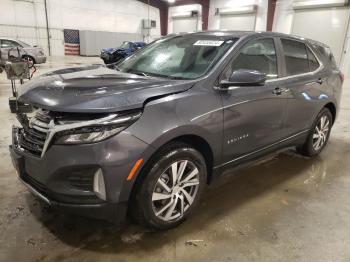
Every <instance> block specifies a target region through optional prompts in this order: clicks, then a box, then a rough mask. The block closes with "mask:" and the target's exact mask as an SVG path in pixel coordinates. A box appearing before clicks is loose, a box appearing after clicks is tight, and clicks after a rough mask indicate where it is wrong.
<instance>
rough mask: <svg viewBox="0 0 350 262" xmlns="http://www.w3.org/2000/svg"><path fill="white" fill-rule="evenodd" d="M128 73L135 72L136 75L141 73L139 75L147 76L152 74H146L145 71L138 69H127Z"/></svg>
mask: <svg viewBox="0 0 350 262" xmlns="http://www.w3.org/2000/svg"><path fill="white" fill-rule="evenodd" d="M126 72H127V73H130V74H134V75H139V76H145V77H150V75H148V74H146V73H145V72H142V71H138V70H133V69H131V70H128V71H126Z"/></svg>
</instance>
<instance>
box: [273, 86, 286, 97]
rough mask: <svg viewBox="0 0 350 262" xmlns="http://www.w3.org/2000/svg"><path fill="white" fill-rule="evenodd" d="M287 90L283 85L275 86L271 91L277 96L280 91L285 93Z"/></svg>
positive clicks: (280, 93)
mask: <svg viewBox="0 0 350 262" xmlns="http://www.w3.org/2000/svg"><path fill="white" fill-rule="evenodd" d="M288 91H289V88H285V87H276V88H275V89H274V90H273V91H272V93H273V94H274V95H277V96H279V95H282V93H286V92H288Z"/></svg>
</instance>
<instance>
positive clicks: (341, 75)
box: [339, 72, 344, 82]
mask: <svg viewBox="0 0 350 262" xmlns="http://www.w3.org/2000/svg"><path fill="white" fill-rule="evenodd" d="M339 77H340V80H341V81H342V82H344V74H343V73H342V72H340V73H339Z"/></svg>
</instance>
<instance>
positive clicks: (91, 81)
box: [10, 31, 343, 229]
mask: <svg viewBox="0 0 350 262" xmlns="http://www.w3.org/2000/svg"><path fill="white" fill-rule="evenodd" d="M342 82H343V75H342V73H341V72H340V71H339V69H338V68H337V66H336V64H335V63H334V58H333V56H332V53H331V52H330V50H329V48H328V47H327V46H325V45H323V44H321V43H318V42H315V41H312V40H305V39H302V38H298V37H293V36H289V35H284V34H277V33H254V32H228V31H225V32H199V33H190V34H180V35H173V36H169V37H165V38H162V39H159V40H157V41H155V42H153V43H151V44H150V45H148V46H147V47H145V48H144V49H143V50H140V51H139V52H137V53H135V54H133V55H132V56H130V57H128V58H127V59H125V60H123V61H122V62H120V63H119V64H117V65H116V66H115V67H114V68H107V67H105V66H102V65H91V66H85V67H75V68H68V69H62V70H57V71H54V72H51V73H47V74H45V75H42V76H40V77H37V78H36V79H34V80H32V81H29V82H28V83H26V84H25V85H24V88H22V93H21V94H20V96H19V100H20V101H21V102H24V103H27V104H30V105H31V106H32V107H33V108H34V111H33V112H32V113H27V114H18V120H19V122H20V126H19V127H13V143H12V145H11V146H10V152H11V156H12V160H13V163H14V166H15V168H16V170H17V172H18V175H19V178H20V180H21V181H22V182H23V183H24V184H25V185H26V186H27V187H28V189H29V190H30V191H31V192H32V193H33V194H35V195H36V196H37V197H39V198H40V199H42V200H44V201H45V202H47V203H48V204H50V205H52V206H55V207H57V208H59V209H62V210H67V211H71V212H76V213H79V214H85V215H88V216H93V217H96V218H104V219H109V220H111V221H114V222H120V221H121V220H123V219H124V218H125V217H126V215H127V214H129V215H130V216H131V217H133V218H134V219H136V220H137V221H139V222H140V223H142V224H144V225H147V226H150V227H153V228H157V229H167V228H171V227H174V226H176V225H178V224H180V223H181V222H182V221H184V219H186V217H188V215H189V214H190V213H191V212H192V211H193V210H194V208H195V207H196V206H197V204H198V202H199V198H200V196H201V194H202V192H203V190H204V189H205V186H206V184H210V183H211V182H212V181H213V179H215V178H217V177H219V176H220V174H221V173H222V171H223V170H224V169H225V168H228V167H234V166H237V165H239V164H241V163H243V162H246V161H250V160H253V159H256V158H258V157H261V156H263V155H265V154H267V153H269V152H272V151H275V150H277V149H281V148H287V147H296V148H297V151H298V152H300V153H301V154H303V155H306V156H313V155H316V154H319V153H320V152H321V151H322V149H323V148H324V147H325V145H326V143H327V141H328V138H329V134H330V131H331V128H332V125H333V123H334V121H335V118H336V115H337V112H338V111H337V109H338V105H339V99H340V95H341V86H342Z"/></svg>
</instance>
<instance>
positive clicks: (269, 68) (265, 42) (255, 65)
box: [223, 38, 278, 79]
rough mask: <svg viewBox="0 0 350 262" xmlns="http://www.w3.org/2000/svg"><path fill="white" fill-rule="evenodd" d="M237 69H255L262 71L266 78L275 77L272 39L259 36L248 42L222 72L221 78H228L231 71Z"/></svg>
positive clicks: (275, 65) (274, 52)
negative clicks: (259, 37)
mask: <svg viewBox="0 0 350 262" xmlns="http://www.w3.org/2000/svg"><path fill="white" fill-rule="evenodd" d="M239 69H248V70H257V71H259V72H260V73H264V74H265V75H266V79H273V78H277V76H278V72H277V71H278V70H277V56H276V49H275V45H274V40H273V39H272V38H261V39H255V40H252V41H250V42H248V43H247V44H246V45H245V46H243V47H242V49H241V50H240V52H239V54H238V56H237V57H236V58H235V59H234V60H233V61H232V63H231V64H230V66H229V68H228V69H227V70H226V71H225V72H224V76H223V79H229V77H230V76H231V74H232V72H233V71H236V70H239Z"/></svg>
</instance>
